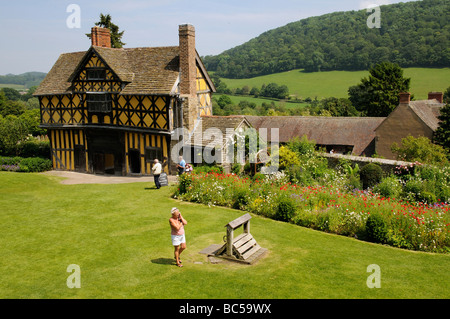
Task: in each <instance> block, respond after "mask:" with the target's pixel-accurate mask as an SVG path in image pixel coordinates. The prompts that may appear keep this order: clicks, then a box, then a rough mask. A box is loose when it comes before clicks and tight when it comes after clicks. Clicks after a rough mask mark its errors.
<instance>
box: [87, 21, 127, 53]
mask: <svg viewBox="0 0 450 319" xmlns="http://www.w3.org/2000/svg"><path fill="white" fill-rule="evenodd" d="M95 25H96V26H99V27H102V28H108V29H109V30H111V48H121V47H123V46H124V45H125V44H126V43H124V42H122V36H123V33H124V32H125V31H121V32H119V27H118V26H117V25H115V24H114V23H112V19H111V16H110V15H109V14H107V15H103V13H100V21H99V22H96V23H95ZM86 36H87V37H88V38H89V39H90V38H91V33H86Z"/></svg>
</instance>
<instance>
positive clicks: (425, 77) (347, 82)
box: [222, 68, 450, 100]
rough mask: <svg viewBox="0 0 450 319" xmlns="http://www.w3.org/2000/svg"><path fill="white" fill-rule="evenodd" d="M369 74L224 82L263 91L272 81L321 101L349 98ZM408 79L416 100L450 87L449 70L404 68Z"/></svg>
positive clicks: (331, 73) (294, 73)
mask: <svg viewBox="0 0 450 319" xmlns="http://www.w3.org/2000/svg"><path fill="white" fill-rule="evenodd" d="M368 75H369V72H368V71H327V72H313V73H305V72H302V70H292V71H288V72H282V73H276V74H270V75H265V76H259V77H255V78H251V79H222V80H223V81H224V82H225V83H226V84H227V86H228V87H229V88H238V87H240V88H242V87H243V86H245V85H248V86H249V87H250V88H252V87H258V88H260V87H261V86H262V85H263V84H269V83H271V82H274V83H277V84H279V85H283V84H285V85H287V86H288V87H289V92H290V94H293V95H297V96H298V97H299V98H307V97H310V98H312V99H314V98H315V97H317V98H318V99H319V100H320V99H323V98H326V97H331V96H334V97H338V98H339V97H347V91H348V88H349V87H350V86H352V85H356V84H358V83H360V81H361V78H363V77H367V76H368ZM403 75H404V76H405V77H409V78H411V88H410V92H411V93H412V94H414V97H415V99H416V100H420V99H427V98H428V92H431V91H441V92H443V91H445V90H446V89H447V88H448V87H449V86H450V81H449V79H450V68H441V69H429V68H405V69H404V74H403Z"/></svg>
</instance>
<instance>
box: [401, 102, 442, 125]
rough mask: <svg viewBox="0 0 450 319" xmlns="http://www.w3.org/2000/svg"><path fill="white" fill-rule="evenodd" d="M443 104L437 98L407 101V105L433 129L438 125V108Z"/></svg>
mask: <svg viewBox="0 0 450 319" xmlns="http://www.w3.org/2000/svg"><path fill="white" fill-rule="evenodd" d="M443 106H444V104H443V103H439V102H438V101H437V100H434V99H433V100H421V101H411V102H409V107H410V108H411V110H413V111H414V113H416V114H417V116H418V117H420V119H421V120H422V121H423V122H424V123H425V124H426V125H427V126H428V127H429V128H431V129H432V130H433V131H436V129H437V128H438V127H439V118H438V117H439V115H440V110H441V108H442V107H443Z"/></svg>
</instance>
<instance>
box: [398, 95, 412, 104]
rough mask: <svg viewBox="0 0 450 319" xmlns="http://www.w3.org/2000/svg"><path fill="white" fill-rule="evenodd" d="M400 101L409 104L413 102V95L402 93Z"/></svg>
mask: <svg viewBox="0 0 450 319" xmlns="http://www.w3.org/2000/svg"><path fill="white" fill-rule="evenodd" d="M399 95H400V101H399V103H400V104H402V103H405V104H409V102H410V101H411V93H409V92H401V93H400V94H399Z"/></svg>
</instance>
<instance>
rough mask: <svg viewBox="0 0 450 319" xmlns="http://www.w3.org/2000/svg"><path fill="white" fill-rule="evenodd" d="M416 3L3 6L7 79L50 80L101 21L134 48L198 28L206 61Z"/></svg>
mask: <svg viewBox="0 0 450 319" xmlns="http://www.w3.org/2000/svg"><path fill="white" fill-rule="evenodd" d="M409 1H411V0H409ZM409 1H408V0H403V1H396V0H340V1H336V0H316V1H311V0H276V1H274V0H257V1H256V0H190V1H189V0H130V1H125V0H120V1H119V0H109V1H106V0H100V1H96V0H88V1H85V0H69V1H65V0H14V1H7V0H0V75H5V74H8V73H12V74H21V73H24V72H29V71H39V72H48V71H49V70H50V68H51V67H52V66H53V64H54V63H55V62H56V60H57V59H58V57H59V55H60V54H62V53H66V52H76V51H85V50H87V49H89V47H90V40H89V39H88V38H87V37H86V36H85V34H86V33H90V30H91V27H93V26H94V23H95V22H97V21H98V20H99V15H100V13H103V14H110V15H111V17H112V21H113V23H115V24H116V25H118V26H119V28H120V30H121V31H123V30H124V31H125V33H124V36H123V38H122V41H123V42H125V43H126V45H125V47H129V48H134V47H154V46H172V45H178V26H179V25H180V24H186V23H189V24H192V25H194V27H195V30H196V48H197V51H198V52H199V54H200V55H201V56H205V55H216V54H219V53H221V52H223V51H225V50H227V49H230V48H233V47H235V46H237V45H240V44H243V43H245V42H247V41H249V40H250V39H252V38H255V37H257V36H258V35H260V34H261V33H263V32H265V31H267V30H271V29H274V28H277V27H281V26H284V25H286V24H288V23H290V22H294V21H298V20H301V19H304V18H308V17H311V16H319V15H323V14H326V13H331V12H336V11H350V10H360V9H365V8H367V7H369V6H371V5H384V4H392V3H398V2H409ZM71 5H72V6H71ZM73 5H75V6H73ZM74 7H75V9H73V8H74ZM369 15H370V13H368V16H369ZM78 18H79V19H78ZM381 21H382V11H381Z"/></svg>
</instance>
